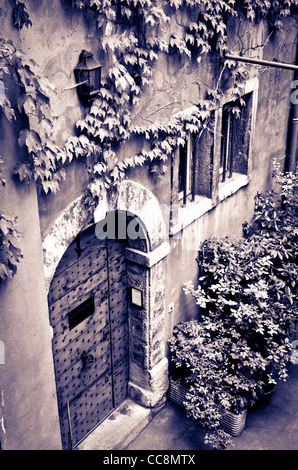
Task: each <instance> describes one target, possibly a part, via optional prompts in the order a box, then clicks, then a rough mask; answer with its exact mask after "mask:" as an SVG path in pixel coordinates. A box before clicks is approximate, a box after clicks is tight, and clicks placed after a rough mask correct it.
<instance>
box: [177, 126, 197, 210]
mask: <svg viewBox="0 0 298 470" xmlns="http://www.w3.org/2000/svg"><path fill="white" fill-rule="evenodd" d="M193 151H194V136H193V134H191V133H190V132H189V134H188V136H187V139H186V143H185V144H184V145H180V148H179V174H178V191H179V200H181V199H183V204H185V203H186V198H187V196H189V195H190V194H192V195H193V163H194V158H193Z"/></svg>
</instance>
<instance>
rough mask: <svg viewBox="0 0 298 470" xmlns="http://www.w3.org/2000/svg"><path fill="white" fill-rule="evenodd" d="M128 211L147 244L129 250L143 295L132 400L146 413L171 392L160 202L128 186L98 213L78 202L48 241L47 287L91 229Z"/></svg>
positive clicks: (133, 347) (132, 334) (133, 280)
mask: <svg viewBox="0 0 298 470" xmlns="http://www.w3.org/2000/svg"><path fill="white" fill-rule="evenodd" d="M113 211H127V212H129V213H130V214H134V215H135V216H136V217H138V218H139V219H140V221H141V222H142V225H143V227H144V228H145V229H146V236H147V238H148V243H147V246H148V250H147V252H144V251H140V250H138V249H136V248H134V247H132V246H130V247H127V248H126V262H127V278H128V283H129V284H128V286H129V289H131V288H135V289H141V290H142V292H143V298H144V302H143V307H142V309H141V310H140V309H139V308H137V307H135V306H134V305H133V304H132V303H131V304H130V305H128V315H129V325H130V327H129V344H130V353H129V356H130V367H129V383H128V388H129V396H130V397H131V398H132V399H134V400H135V401H136V402H138V403H140V404H142V405H143V406H146V407H150V408H151V407H156V406H159V405H160V404H161V403H162V402H164V400H165V398H166V392H167V388H168V360H167V357H166V351H165V336H164V324H165V273H166V257H167V254H168V253H169V243H168V242H167V241H166V239H167V233H166V224H165V222H164V219H163V215H162V211H161V208H160V206H159V203H158V200H157V199H156V198H155V196H154V195H153V194H152V193H151V192H150V191H148V190H147V189H146V188H145V187H144V186H142V185H141V184H139V183H135V182H133V181H129V180H125V181H123V182H122V183H120V184H119V186H118V190H117V192H116V191H115V192H114V193H113V194H112V195H109V196H108V194H107V193H104V194H103V195H102V200H101V201H100V203H99V204H98V206H97V207H96V209H95V211H93V209H92V210H91V209H90V208H88V207H86V206H85V204H84V198H83V196H82V197H79V198H77V199H76V200H75V201H73V202H72V203H71V204H70V205H69V206H68V207H67V208H66V209H65V210H64V211H63V213H62V214H61V216H60V217H59V218H58V219H57V220H56V222H55V224H54V225H53V226H52V228H51V230H50V231H49V233H48V234H47V235H46V237H45V239H44V241H43V250H44V269H45V280H46V285H47V287H48V288H49V287H50V284H51V280H52V278H53V276H54V274H55V271H56V268H57V266H58V264H59V262H60V259H61V258H62V256H63V254H64V252H65V251H66V249H67V248H68V246H69V245H70V244H71V242H72V241H73V240H74V239H75V237H76V236H77V235H78V234H79V233H80V232H81V231H82V230H83V229H84V228H86V227H87V226H88V224H89V223H90V221H91V220H92V219H93V220H94V222H95V223H97V222H99V221H100V220H102V219H104V218H105V216H106V214H107V213H108V212H113Z"/></svg>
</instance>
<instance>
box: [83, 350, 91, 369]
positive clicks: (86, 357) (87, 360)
mask: <svg viewBox="0 0 298 470" xmlns="http://www.w3.org/2000/svg"><path fill="white" fill-rule="evenodd" d="M80 357H81V360H82V361H83V368H84V369H85V368H86V366H87V365H88V364H92V362H94V360H95V359H94V356H93V354H90V353H89V354H88V353H87V352H86V351H83V352H82V354H81V356H80Z"/></svg>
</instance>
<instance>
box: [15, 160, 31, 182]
mask: <svg viewBox="0 0 298 470" xmlns="http://www.w3.org/2000/svg"><path fill="white" fill-rule="evenodd" d="M12 173H13V175H18V176H19V178H20V181H23V180H26V181H27V183H29V182H30V179H31V178H32V169H31V165H30V163H29V162H26V163H22V162H19V163H18V164H17V165H16V166H15V168H14V169H13V172H12Z"/></svg>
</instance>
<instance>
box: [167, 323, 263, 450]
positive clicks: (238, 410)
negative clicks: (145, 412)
mask: <svg viewBox="0 0 298 470" xmlns="http://www.w3.org/2000/svg"><path fill="white" fill-rule="evenodd" d="M213 326H214V325H213ZM213 326H212V325H211V323H209V324H207V323H203V322H199V321H196V320H193V321H189V322H185V323H180V324H179V325H177V326H176V327H175V328H174V331H173V336H172V338H171V341H170V348H171V353H172V362H173V363H174V364H175V369H176V370H179V368H180V367H182V368H184V370H188V375H187V376H186V377H185V378H184V383H181V381H178V384H177V382H176V380H175V379H173V378H172V379H171V387H174V390H175V387H178V388H180V393H179V394H178V398H179V400H181V397H182V398H183V401H182V403H181V402H179V401H178V403H179V404H183V405H184V406H185V408H186V410H187V413H188V416H190V417H192V418H194V419H198V420H199V421H200V422H201V423H202V424H203V425H204V426H205V427H207V428H208V431H207V433H206V436H205V442H206V443H211V444H212V445H213V446H214V447H217V448H223V447H226V446H227V445H228V444H229V443H230V442H231V435H232V436H233V435H234V436H235V435H238V434H239V433H240V432H241V431H242V429H243V427H244V425H245V419H246V409H247V406H248V403H249V400H250V395H253V394H254V392H253V391H251V388H252V387H251V383H250V384H249V383H248V381H247V379H246V377H245V376H244V375H243V374H241V373H235V370H234V362H235V361H234V359H232V358H231V356H230V354H229V349H230V347H231V342H233V339H232V338H231V337H229V335H226V332H225V331H223V330H220V331H215V329H214V328H213ZM176 376H177V375H176ZM170 396H171V395H170ZM175 398H176V396H175V394H174V401H176V400H175ZM176 402H177V401H176Z"/></svg>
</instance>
